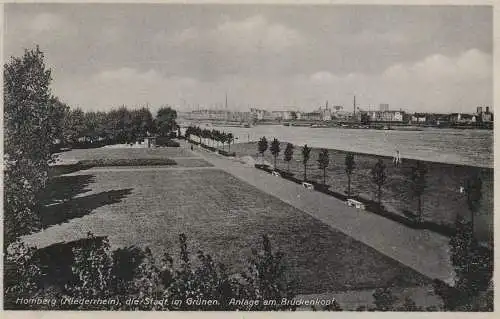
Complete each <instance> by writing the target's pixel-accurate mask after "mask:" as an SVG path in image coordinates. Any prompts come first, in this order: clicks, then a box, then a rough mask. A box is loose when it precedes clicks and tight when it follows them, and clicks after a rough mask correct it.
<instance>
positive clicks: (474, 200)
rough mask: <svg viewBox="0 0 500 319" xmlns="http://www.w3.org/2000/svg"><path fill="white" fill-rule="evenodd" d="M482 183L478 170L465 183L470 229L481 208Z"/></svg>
mask: <svg viewBox="0 0 500 319" xmlns="http://www.w3.org/2000/svg"><path fill="white" fill-rule="evenodd" d="M482 187H483V181H482V180H481V174H480V171H479V169H476V170H475V171H474V172H473V174H472V176H471V177H469V179H467V182H466V183H465V192H466V194H467V206H468V207H469V210H470V216H471V223H472V229H474V215H475V214H476V213H477V212H478V211H479V208H480V206H481V198H482Z"/></svg>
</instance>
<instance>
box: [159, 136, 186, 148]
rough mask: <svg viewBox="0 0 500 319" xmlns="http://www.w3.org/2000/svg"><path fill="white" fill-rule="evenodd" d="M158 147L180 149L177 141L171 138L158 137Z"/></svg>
mask: <svg viewBox="0 0 500 319" xmlns="http://www.w3.org/2000/svg"><path fill="white" fill-rule="evenodd" d="M156 145H157V146H166V147H179V146H180V144H179V142H177V141H174V140H172V139H171V138H170V137H158V138H156Z"/></svg>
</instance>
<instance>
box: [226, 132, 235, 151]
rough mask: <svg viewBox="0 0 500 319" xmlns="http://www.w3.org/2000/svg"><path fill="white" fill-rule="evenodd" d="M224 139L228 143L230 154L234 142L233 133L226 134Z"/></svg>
mask: <svg viewBox="0 0 500 319" xmlns="http://www.w3.org/2000/svg"><path fill="white" fill-rule="evenodd" d="M224 139H225V141H226V142H227V145H228V146H229V152H231V143H233V142H234V136H233V133H227V134H225V138H224Z"/></svg>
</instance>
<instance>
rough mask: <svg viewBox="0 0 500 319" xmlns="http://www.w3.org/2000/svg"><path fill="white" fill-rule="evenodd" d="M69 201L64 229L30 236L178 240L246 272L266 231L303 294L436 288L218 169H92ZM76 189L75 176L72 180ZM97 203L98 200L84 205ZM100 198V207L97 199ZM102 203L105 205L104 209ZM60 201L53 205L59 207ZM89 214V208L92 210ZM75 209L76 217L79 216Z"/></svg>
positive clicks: (41, 243)
mask: <svg viewBox="0 0 500 319" xmlns="http://www.w3.org/2000/svg"><path fill="white" fill-rule="evenodd" d="M79 174H86V175H85V178H84V179H78V178H76V180H79V183H80V186H79V188H78V187H77V190H76V191H75V192H76V193H78V192H79V193H78V194H75V192H73V193H71V192H70V194H69V195H68V197H69V198H67V199H66V200H65V201H64V204H59V205H66V206H65V207H66V209H68V210H69V211H68V212H66V213H65V216H66V217H65V218H64V219H63V220H61V221H60V222H61V223H59V224H56V223H57V222H58V221H57V220H56V221H55V222H54V220H52V221H53V223H52V226H50V227H48V228H47V229H45V230H44V231H42V232H39V233H36V234H32V235H30V236H27V237H25V240H26V241H27V242H29V243H31V244H34V245H37V246H38V247H45V246H48V245H51V244H53V243H57V242H61V241H72V240H77V239H80V238H84V237H85V236H86V233H87V232H88V231H91V232H93V233H94V234H95V235H96V236H109V239H110V242H111V244H112V246H113V247H115V248H116V247H124V246H130V245H137V246H143V247H144V246H149V247H150V248H151V249H152V250H153V251H154V252H155V253H156V254H157V255H158V256H159V255H160V254H161V253H163V252H164V251H168V252H170V253H172V254H174V255H177V253H178V251H177V249H178V243H177V240H178V235H179V234H180V233H185V234H186V235H187V236H188V241H189V248H190V250H191V251H192V252H193V253H195V252H196V251H197V250H198V249H201V250H203V251H205V252H207V253H210V254H211V255H212V256H214V258H215V259H216V260H219V261H222V262H224V263H226V264H227V265H228V266H230V267H231V268H232V269H241V267H243V265H244V261H245V260H246V258H247V257H248V256H249V255H250V251H251V248H259V247H261V237H262V235H264V234H268V235H269V236H270V239H271V241H272V244H273V246H274V247H275V248H279V249H280V250H281V251H283V252H284V253H285V256H286V261H287V263H288V267H289V269H290V271H291V273H292V275H294V277H296V278H297V281H298V282H297V284H298V288H299V293H320V292H326V291H343V290H350V289H363V288H373V287H381V286H385V285H394V286H400V287H407V286H415V285H418V284H429V281H430V280H429V279H428V278H427V277H425V276H423V275H421V274H419V273H417V272H416V271H413V270H412V269H410V268H408V267H406V266H404V265H402V264H400V263H398V262H396V261H394V260H393V259H391V258H389V257H387V256H385V255H382V254H380V253H379V252H377V251H376V250H374V249H372V248H370V247H368V246H366V245H364V244H362V243H360V242H358V241H356V240H354V239H352V238H350V237H348V236H346V235H344V234H343V233H340V232H338V231H336V230H333V229H332V228H330V227H328V226H326V225H325V224H323V223H321V222H320V221H318V220H316V219H314V218H313V217H311V216H310V215H308V214H305V213H303V212H301V211H300V210H297V209H295V208H293V207H292V206H290V205H288V204H285V203H283V202H281V201H280V200H278V199H277V198H275V197H272V196H270V195H267V194H265V193H263V192H261V191H259V190H257V189H256V188H254V187H252V186H251V185H248V184H246V183H244V182H242V181H240V180H238V179H237V178H235V177H233V176H232V175H230V174H228V173H225V172H222V171H220V170H215V169H214V170H212V169H204V170H194V171H193V170H185V171H183V170H156V171H155V170H142V171H141V170H133V171H122V172H120V171H106V170H102V171H95V172H92V176H91V177H90V176H87V175H88V173H84V172H82V173H77V174H74V176H75V177H76V176H78V175H79ZM65 185H66V187H68V188H72V187H73V186H72V185H71V181H70V180H66V181H65ZM90 197H92V200H88V201H87V200H85V199H86V198H90ZM96 199H97V200H98V202H96ZM99 203H100V204H99ZM57 206H58V205H57V204H56V205H54V207H57ZM87 206H89V207H88V209H85V207H87ZM75 207H76V208H78V211H77V212H75V213H74V215H73V216H72V213H73V210H74V209H75Z"/></svg>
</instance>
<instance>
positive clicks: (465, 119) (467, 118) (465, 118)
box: [449, 113, 476, 124]
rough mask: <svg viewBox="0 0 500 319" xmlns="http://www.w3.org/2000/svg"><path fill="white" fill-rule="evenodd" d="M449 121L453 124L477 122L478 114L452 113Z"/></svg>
mask: <svg viewBox="0 0 500 319" xmlns="http://www.w3.org/2000/svg"><path fill="white" fill-rule="evenodd" d="M449 121H450V123H453V124H471V123H475V122H476V116H475V115H473V114H464V113H451V114H450V116H449Z"/></svg>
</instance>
